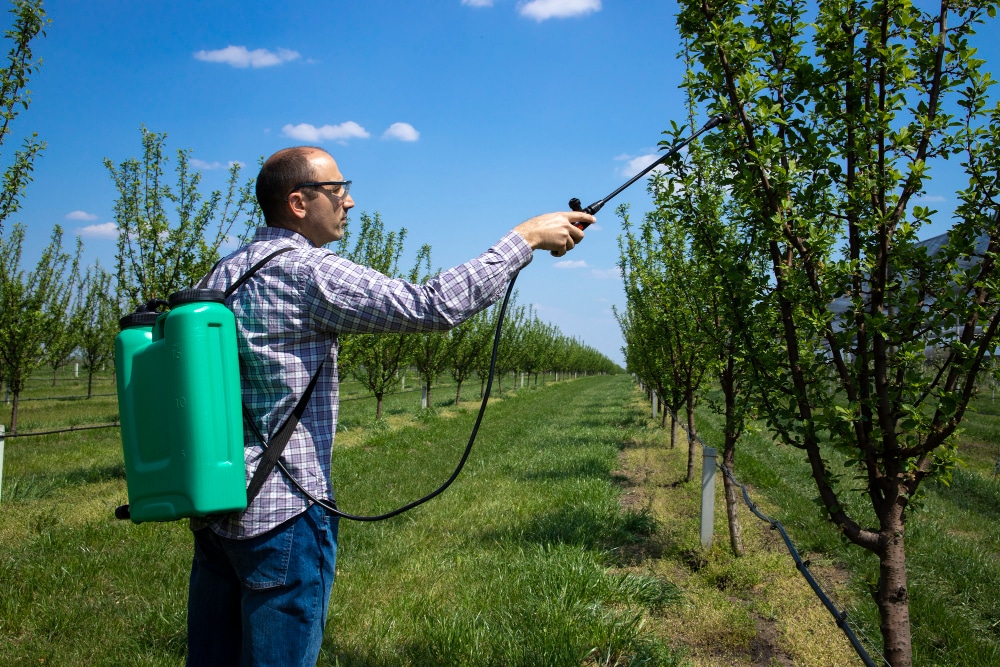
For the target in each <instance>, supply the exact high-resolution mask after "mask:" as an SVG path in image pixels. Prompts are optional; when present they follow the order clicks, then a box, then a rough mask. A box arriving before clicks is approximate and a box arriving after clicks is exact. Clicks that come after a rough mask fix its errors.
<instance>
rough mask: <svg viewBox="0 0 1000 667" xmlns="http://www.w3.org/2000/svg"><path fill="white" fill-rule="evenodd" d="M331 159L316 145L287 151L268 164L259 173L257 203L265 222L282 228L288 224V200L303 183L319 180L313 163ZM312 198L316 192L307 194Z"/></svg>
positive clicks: (269, 160) (283, 151)
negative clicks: (290, 193) (290, 194)
mask: <svg viewBox="0 0 1000 667" xmlns="http://www.w3.org/2000/svg"><path fill="white" fill-rule="evenodd" d="M319 156H329V154H328V153H327V152H326V151H324V150H323V149H322V148H317V147H316V146H296V147H293V148H283V149H282V150H280V151H278V152H277V153H275V154H274V155H272V156H271V157H269V158H267V160H265V161H264V164H263V165H262V166H261V168H260V173H259V174H257V202H258V203H259V204H260V208H261V211H263V212H264V220H265V221H266V222H267V224H268V225H269V226H271V227H282V226H284V223H285V222H286V221H287V217H288V216H287V206H286V203H287V198H288V193H289V192H291V190H292V188H294V187H295V186H296V185H298V184H299V183H307V182H309V181H315V180H317V177H316V168H315V166H314V163H313V160H314V159H315V158H317V157H319ZM304 194H306V196H307V197H309V198H310V199H313V198H315V197H317V196H318V194H317V193H315V192H307V193H304Z"/></svg>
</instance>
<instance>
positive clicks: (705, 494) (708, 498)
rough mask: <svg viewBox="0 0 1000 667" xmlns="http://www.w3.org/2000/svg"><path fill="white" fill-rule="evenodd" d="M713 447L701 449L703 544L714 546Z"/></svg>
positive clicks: (714, 451) (714, 454)
mask: <svg viewBox="0 0 1000 667" xmlns="http://www.w3.org/2000/svg"><path fill="white" fill-rule="evenodd" d="M717 454H718V452H717V451H716V450H715V448H713V447H703V448H702V450H701V455H702V458H701V546H703V547H704V548H706V549H708V548H709V547H711V546H712V539H713V537H714V533H715V467H716V466H715V458H716V455H717Z"/></svg>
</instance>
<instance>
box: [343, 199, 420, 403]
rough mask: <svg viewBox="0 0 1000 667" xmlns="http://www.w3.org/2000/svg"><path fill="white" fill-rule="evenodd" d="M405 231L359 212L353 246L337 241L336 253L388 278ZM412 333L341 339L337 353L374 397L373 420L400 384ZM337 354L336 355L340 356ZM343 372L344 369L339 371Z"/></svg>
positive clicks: (395, 271)
mask: <svg viewBox="0 0 1000 667" xmlns="http://www.w3.org/2000/svg"><path fill="white" fill-rule="evenodd" d="M405 240H406V230H405V229H400V230H399V231H398V232H397V231H391V232H387V231H386V230H385V224H384V223H383V222H382V217H381V216H380V215H379V214H378V213H377V212H376V213H375V215H374V216H371V215H368V214H367V213H362V214H361V229H360V231H359V232H358V239H357V241H356V242H355V244H354V247H353V248H350V249H349V246H348V242H347V237H346V236H345V237H344V238H343V239H341V241H340V245H339V246H338V249H339V254H340V255H341V256H342V257H345V258H347V259H349V260H351V261H352V262H355V263H357V264H362V265H364V266H367V267H370V268H372V269H375V270H376V271H380V272H381V273H383V274H385V275H387V276H389V277H397V276H399V275H400V273H399V259H400V257H401V256H402V254H403V242H404V241H405ZM425 252H426V253H428V254H429V252H430V248H429V247H428V246H424V248H423V249H422V250H421V255H420V256H419V257H418V258H417V264H416V266H415V267H414V270H413V272H411V275H410V279H411V280H412V281H416V279H417V276H418V274H419V267H420V265H421V262H422V261H426V260H424V254H423V253H425ZM413 343H414V338H413V336H412V335H404V334H351V335H346V336H342V337H341V339H340V350H341V352H340V354H343V355H344V356H345V357H346V360H345V361H346V364H347V367H348V368H349V369H350V372H351V374H352V375H353V376H354V377H355V379H357V380H358V381H359V382H361V384H362V385H364V387H365V388H366V389H367V390H368V391H369V392H370V393H371V394H372V395H373V396H375V401H376V403H375V419H381V418H382V403H383V399H384V398H385V395H386V394H388V393H392V392H393V391H395V390H396V387H398V385H399V383H398V381H397V378H396V376H397V374H398V372H399V370H400V369H401V368H403V367H404V366H405V364H406V363H407V362H408V360H409V358H410V351H411V349H412V347H413ZM339 356H340V355H338V358H339ZM341 372H343V371H341Z"/></svg>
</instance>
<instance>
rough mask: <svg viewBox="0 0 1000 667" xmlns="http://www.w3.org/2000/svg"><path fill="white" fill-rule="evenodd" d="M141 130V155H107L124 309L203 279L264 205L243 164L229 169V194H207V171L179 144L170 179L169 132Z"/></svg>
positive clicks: (121, 296) (117, 263)
mask: <svg viewBox="0 0 1000 667" xmlns="http://www.w3.org/2000/svg"><path fill="white" fill-rule="evenodd" d="M141 131H142V149H143V153H142V158H141V159H136V158H129V159H127V160H125V161H123V162H121V163H120V164H118V165H117V166H115V164H114V162H112V161H111V160H110V159H107V158H106V159H105V160H104V166H105V167H106V168H107V170H108V173H109V174H110V175H111V179H112V181H114V184H115V188H116V189H117V190H118V199H117V200H116V202H115V222H116V223H117V224H118V252H117V256H116V275H117V279H118V290H117V292H118V297H119V298H120V299H122V303H120V304H119V307H120V309H121V310H122V311H128V310H131V309H132V308H133V307H134V306H136V305H137V304H140V303H145V302H147V301H149V300H150V299H154V298H155V299H166V298H167V297H168V296H169V295H170V294H172V293H173V292H176V291H178V290H181V289H185V288H187V287H190V286H191V285H193V284H194V283H196V282H197V281H198V280H200V279H201V278H202V277H203V276H204V275H205V274H206V273H208V271H209V270H210V269H211V268H212V265H213V264H214V263H215V262H216V260H217V259H218V258H219V246H220V245H222V243H223V241H225V240H226V239H227V238H228V236H229V232H230V230H231V229H232V227H233V224H234V223H235V222H236V220H238V219H240V218H241V217H243V216H244V215H245V214H250V215H251V218H253V216H254V213H255V211H257V209H256V208H255V203H254V199H253V196H252V190H253V179H252V178H251V179H250V180H249V181H247V182H246V183H245V184H243V185H242V186H240V185H239V180H240V171H241V167H240V165H239V164H234V165H233V166H232V167H231V168H230V170H229V181H228V186H227V190H226V196H225V198H223V196H222V193H221V192H220V191H218V190H216V191H214V192H212V193H211V194H209V196H208V198H207V199H206V198H204V197H203V196H202V194H201V193H200V192H199V190H198V187H199V185H200V184H201V174H200V173H199V172H197V171H192V170H191V167H190V155H191V151H190V150H178V151H177V167H176V169H175V171H176V174H177V181H176V185H174V186H173V187H171V186H170V185H168V184H167V183H166V182H165V181H166V177H165V174H164V169H165V167H166V164H167V162H168V161H169V158H168V157H167V156H166V154H165V150H164V149H165V144H166V138H167V135H166V134H165V133H162V134H158V133H156V132H150V131H149V130H147V129H146V128H145V127H143V128H142V130H141ZM171 207H173V211H172V212H171V211H170V210H169V209H170V208H171Z"/></svg>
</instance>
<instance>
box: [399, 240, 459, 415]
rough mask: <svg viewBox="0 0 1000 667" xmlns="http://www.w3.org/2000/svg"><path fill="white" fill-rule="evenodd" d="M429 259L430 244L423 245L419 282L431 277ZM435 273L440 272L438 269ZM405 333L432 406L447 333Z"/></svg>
mask: <svg viewBox="0 0 1000 667" xmlns="http://www.w3.org/2000/svg"><path fill="white" fill-rule="evenodd" d="M430 260H431V248H430V246H428V245H425V246H424V247H423V248H421V250H420V254H419V256H418V258H417V267H418V268H415V269H414V275H415V274H416V273H418V272H419V266H421V264H422V265H423V266H424V267H426V268H427V273H426V275H424V276H423V278H422V279H421V282H423V283H426V282H427V281H428V280H430V279H431V278H432V277H433V276H432V275H431V274H430V270H429V269H430ZM436 273H440V269H439V270H438V271H437V272H436ZM406 335H407V336H410V337H411V338H412V340H411V343H412V351H413V357H412V359H411V361H412V362H413V365H414V366H416V367H417V371H418V372H419V373H420V377H421V379H422V381H423V385H424V387H425V391H426V394H425V397H426V399H427V407H432V406H433V403H431V388H432V387H433V386H434V383H435V382H436V381H437V379H438V377H440V376H441V374H442V373H444V371H445V368H446V367H447V366H448V361H449V360H448V356H449V355H448V348H449V333H448V332H446V331H428V332H424V333H418V334H406Z"/></svg>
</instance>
